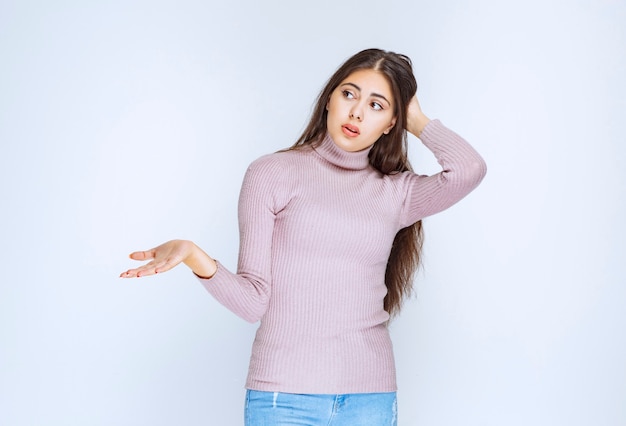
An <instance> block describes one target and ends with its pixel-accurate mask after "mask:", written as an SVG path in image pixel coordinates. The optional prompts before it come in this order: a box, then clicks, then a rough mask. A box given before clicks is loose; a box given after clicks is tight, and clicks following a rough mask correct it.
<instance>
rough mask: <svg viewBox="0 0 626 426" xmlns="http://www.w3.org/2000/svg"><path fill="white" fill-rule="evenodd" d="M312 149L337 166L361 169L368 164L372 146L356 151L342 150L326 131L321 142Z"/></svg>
mask: <svg viewBox="0 0 626 426" xmlns="http://www.w3.org/2000/svg"><path fill="white" fill-rule="evenodd" d="M314 149H315V151H316V152H317V153H318V154H319V155H320V156H322V157H323V158H324V159H325V160H327V161H328V162H330V163H332V164H334V165H335V166H337V167H341V168H342V169H347V170H363V169H366V168H367V167H368V166H369V164H370V160H369V157H368V155H369V153H370V150H371V149H372V147H369V148H366V149H364V150H362V151H357V152H349V151H344V150H343V149H341V148H339V147H338V146H337V145H336V144H335V142H333V140H332V138H331V137H330V135H329V134H328V133H327V134H326V136H325V137H324V139H323V140H322V143H321V144H319V145H318V146H316V147H315V148H314Z"/></svg>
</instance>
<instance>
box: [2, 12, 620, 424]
mask: <svg viewBox="0 0 626 426" xmlns="http://www.w3.org/2000/svg"><path fill="white" fill-rule="evenodd" d="M625 33H626V4H625V2H624V1H622V0H570V1H554V0H541V1H539V0H528V1H524V2H519V1H515V2H513V1H510V2H505V1H500V0H482V1H461V0H457V1H455V0H441V1H430V2H425V1H408V0H405V1H394V0H387V1H370V0H360V1H354V0H351V1H338V0H332V1H330V0H320V1H316V2H296V1H292V2H289V1H286V0H283V1H277V0H273V1H272V0H268V1H264V2H257V1H253V0H248V1H236V0H235V1H229V2H225V1H200V0H177V1H173V0H164V1H158V0H157V1H154V0H152V1H126V0H125V1H106V2H104V1H102V2H98V1H78V0H76V1H71V0H65V1H64V0H57V1H51V2H49V1H33V0H30V1H29V0H20V1H17V0H0V142H1V150H0V178H1V179H0V203H1V210H0V211H1V220H0V241H1V242H2V247H1V249H0V250H1V252H0V265H1V266H2V269H1V271H0V274H1V275H0V424H2V425H7V426H18V425H19V426H22V425H24V426H26V425H28V426H33V425H116V426H123V425H152V426H156V425H189V426H192V425H220V426H221V425H226V426H230V425H240V424H242V408H243V399H244V381H245V376H246V373H247V363H248V358H249V354H250V347H251V343H252V339H253V336H254V332H255V329H256V325H250V324H247V323H245V322H244V321H243V320H241V319H239V318H237V317H236V316H235V315H233V314H232V313H230V312H228V311H227V310H226V309H225V308H223V307H221V306H220V305H219V304H217V303H216V302H215V301H214V300H213V299H212V298H211V297H210V295H209V294H208V293H206V291H205V290H204V289H203V288H202V287H201V285H200V284H198V282H197V281H196V280H195V279H194V278H193V276H192V275H191V273H190V272H189V271H188V270H186V269H185V268H182V267H181V268H178V269H175V270H174V271H172V272H170V273H168V274H164V275H162V276H157V277H152V278H147V279H141V280H122V279H119V278H118V275H119V273H120V272H122V271H123V270H125V269H128V268H130V267H131V266H133V263H132V261H130V260H129V259H128V258H127V255H128V253H130V252H131V251H133V250H138V249H147V248H150V247H152V246H154V245H156V244H158V243H160V242H162V241H165V240H169V239H172V238H187V239H193V240H194V241H195V242H197V243H198V244H199V245H200V246H201V247H203V248H204V249H205V250H206V251H207V252H208V253H210V254H211V255H213V256H214V257H216V258H218V259H220V260H221V261H222V262H223V263H224V264H225V265H227V266H228V267H229V268H231V269H234V268H235V267H236V259H237V250H238V231H237V223H236V209H237V198H238V192H239V187H240V184H241V180H242V177H243V173H244V171H245V169H246V167H247V165H248V164H249V163H250V162H251V161H252V160H254V159H255V158H257V157H259V156H261V155H263V154H266V153H269V152H273V151H276V150H278V149H281V148H284V147H287V146H289V145H291V144H292V143H293V142H294V141H295V139H296V138H297V137H298V136H299V133H300V132H301V131H302V129H303V127H304V125H305V123H306V121H307V119H308V115H309V113H310V110H311V106H312V105H313V102H314V99H315V96H316V95H317V93H318V91H319V90H320V89H321V87H322V86H323V84H324V82H325V80H326V79H327V78H328V77H329V76H330V75H331V74H332V72H333V71H334V70H335V69H336V67H337V66H338V65H339V64H340V63H341V62H342V61H343V60H345V59H346V58H347V57H349V56H350V55H352V54H354V53H356V52H357V51H359V50H361V49H363V48H367V47H380V48H384V49H388V50H393V51H397V52H401V53H405V54H407V55H409V56H410V57H411V58H412V59H413V61H414V67H415V74H416V77H417V79H418V83H419V90H418V94H419V98H420V101H421V104H422V107H423V109H424V111H425V112H426V113H427V115H429V116H430V117H431V118H440V119H441V120H442V122H443V123H444V124H446V125H447V126H448V127H450V128H452V129H453V130H455V131H457V132H458V133H460V134H461V135H463V136H464V137H465V138H466V139H467V140H469V141H470V142H471V143H472V144H473V145H474V146H475V147H476V148H477V150H478V151H479V152H480V153H481V154H483V156H484V157H485V159H486V161H487V163H488V167H489V172H488V174H487V177H486V179H485V180H484V182H483V183H482V185H481V186H480V187H479V188H478V189H477V190H476V191H475V192H473V193H472V194H470V195H469V196H468V197H467V198H466V199H464V200H463V201H462V202H460V203H459V204H458V205H456V206H454V207H452V208H451V209H449V210H447V211H445V212H443V213H441V214H439V215H436V216H434V217H431V218H428V219H426V220H425V221H424V224H425V227H426V247H425V264H424V268H423V270H422V271H421V272H420V274H419V276H418V277H417V280H416V284H415V288H416V296H415V297H414V298H413V299H411V301H410V302H409V303H407V305H406V308H405V310H404V312H403V314H402V316H401V317H400V318H399V319H397V320H396V321H395V322H394V323H393V324H392V326H391V329H392V337H393V341H394V349H395V352H396V358H397V368H398V380H399V387H400V390H399V404H400V414H399V416H400V424H401V425H403V426H413V425H416V426H421V425H424V426H452V425H466V426H474V425H476V426H487V425H489V426H491V425H493V426H496V425H497V426H501V425H507V426H516V425H525V426H526V425H535V426H542V425H550V426H553V425H567V426H578V425H581V426H582V425H601V426H618V425H624V424H626V362H625V361H626V336H625V333H624V330H625V329H626V314H625V311H624V306H625V303H626V289H625V286H624V285H625V284H626V266H625V265H626V262H625V257H626V256H625V255H626V251H625V249H624V245H625V244H624V241H625V238H626V233H625V227H624V224H623V221H624V218H625V217H626V209H625V187H626V173H625V172H624V169H623V167H624V164H625V160H626V155H625V152H626V150H625V148H624V143H625V139H624V134H625V131H626V113H625V112H626V87H625V83H624V81H625V76H626V38H625ZM410 154H411V158H412V161H413V163H414V166H415V168H416V169H417V170H418V171H420V172H421V173H434V172H437V171H438V166H437V164H436V162H435V161H434V159H433V157H432V155H431V154H430V153H429V152H428V151H426V150H425V149H424V148H423V147H422V145H421V144H420V142H419V140H417V139H411V151H410Z"/></svg>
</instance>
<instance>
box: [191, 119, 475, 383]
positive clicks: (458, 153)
mask: <svg viewBox="0 0 626 426" xmlns="http://www.w3.org/2000/svg"><path fill="white" fill-rule="evenodd" d="M420 139H421V140H422V142H423V143H424V144H425V145H426V147H428V148H429V149H430V150H431V151H432V152H433V153H434V154H435V156H436V158H437V160H438V162H439V164H441V166H442V169H443V171H442V172H440V173H438V174H436V175H433V176H421V175H417V174H415V173H411V172H405V173H398V174H394V175H387V176H385V175H381V174H380V173H379V172H378V171H376V170H375V169H373V168H372V167H371V166H370V165H369V160H368V150H365V151H360V152H346V151H343V150H342V149H341V148H339V147H337V146H336V145H335V144H334V142H333V141H332V140H331V139H330V138H329V137H328V136H327V137H326V139H324V141H323V143H322V144H321V145H320V146H319V147H317V148H315V149H313V148H310V147H308V148H304V149H300V150H291V151H287V152H279V153H275V154H270V155H266V156H264V157H261V158H260V159H258V160H256V161H254V162H253V163H252V164H251V165H250V167H249V168H248V171H247V172H246V176H245V178H244V182H243V186H242V189H241V194H240V200H239V226H240V252H239V262H238V270H237V274H233V273H232V272H229V271H228V270H227V269H226V268H225V267H224V266H223V265H221V264H219V263H218V271H217V272H216V274H215V275H214V276H213V277H212V278H210V279H202V278H200V281H201V283H202V284H203V285H204V287H205V288H206V289H207V290H208V291H209V292H210V293H211V294H212V295H213V296H214V297H215V298H216V299H217V300H218V301H219V302H220V303H222V304H223V305H225V306H226V307H227V308H229V309H230V310H232V311H233V312H234V313H236V314H237V315H239V316H241V317H242V318H244V319H245V320H247V321H250V322H255V321H258V320H260V321H261V323H260V326H259V328H258V330H257V333H256V338H255V340H254V344H253V348H252V356H251V359H250V369H249V373H248V380H247V383H246V387H247V388H248V389H254V390H261V391H272V392H289V393H325V394H329V393H333V394H334V393H336V394H343V393H366V392H392V391H395V390H396V375H395V366H394V358H393V350H392V344H391V340H390V337H389V332H388V329H387V326H386V321H387V320H388V319H389V315H388V314H387V312H385V310H384V309H383V299H384V297H385V294H386V292H387V289H386V287H385V269H386V265H387V260H388V258H389V253H390V251H391V245H392V242H393V240H394V237H395V235H396V233H397V232H398V231H399V230H400V229H401V228H404V227H406V226H408V225H411V224H413V223H415V222H416V221H418V220H420V219H422V218H424V217H426V216H429V215H432V214H434V213H437V212H440V211H442V210H444V209H446V208H448V207H450V206H451V205H453V204H454V203H456V202H457V201H459V200H460V199H461V198H463V197H464V196H465V195H467V194H468V193H469V192H470V191H472V189H474V188H475V187H476V186H477V185H478V184H479V183H480V181H481V180H482V178H483V176H484V175H485V172H486V166H485V163H484V161H483V159H482V158H481V157H480V155H479V154H478V153H477V152H476V151H475V150H474V149H473V148H472V147H471V146H470V145H469V144H468V143H467V142H466V141H465V140H464V139H462V138H461V137H460V136H458V135H457V134H455V133H454V132H452V131H450V130H448V129H447V128H446V127H444V126H443V125H442V124H441V123H440V122H439V121H438V120H434V121H431V122H430V123H429V124H428V125H427V126H426V128H425V129H424V130H423V132H422V134H421V135H420Z"/></svg>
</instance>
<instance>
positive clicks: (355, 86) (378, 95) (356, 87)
mask: <svg viewBox="0 0 626 426" xmlns="http://www.w3.org/2000/svg"><path fill="white" fill-rule="evenodd" d="M342 86H352V87H354V88H355V89H356V90H358V91H359V92H360V91H361V88H360V87H359V86H357V85H356V84H354V83H343V84H342ZM371 96H375V97H377V98H381V99H384V100H385V101H386V102H387V103H388V104H389V105H391V102H389V100H388V99H387V98H386V97H384V96H383V95H381V94H380V93H372V94H371Z"/></svg>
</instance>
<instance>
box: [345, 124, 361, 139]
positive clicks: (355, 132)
mask: <svg viewBox="0 0 626 426" xmlns="http://www.w3.org/2000/svg"><path fill="white" fill-rule="evenodd" d="M341 130H342V131H343V133H344V134H345V135H346V136H350V137H356V136H359V134H360V133H361V132H360V131H359V128H358V127H357V126H353V125H352V124H344V125H343V126H341Z"/></svg>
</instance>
